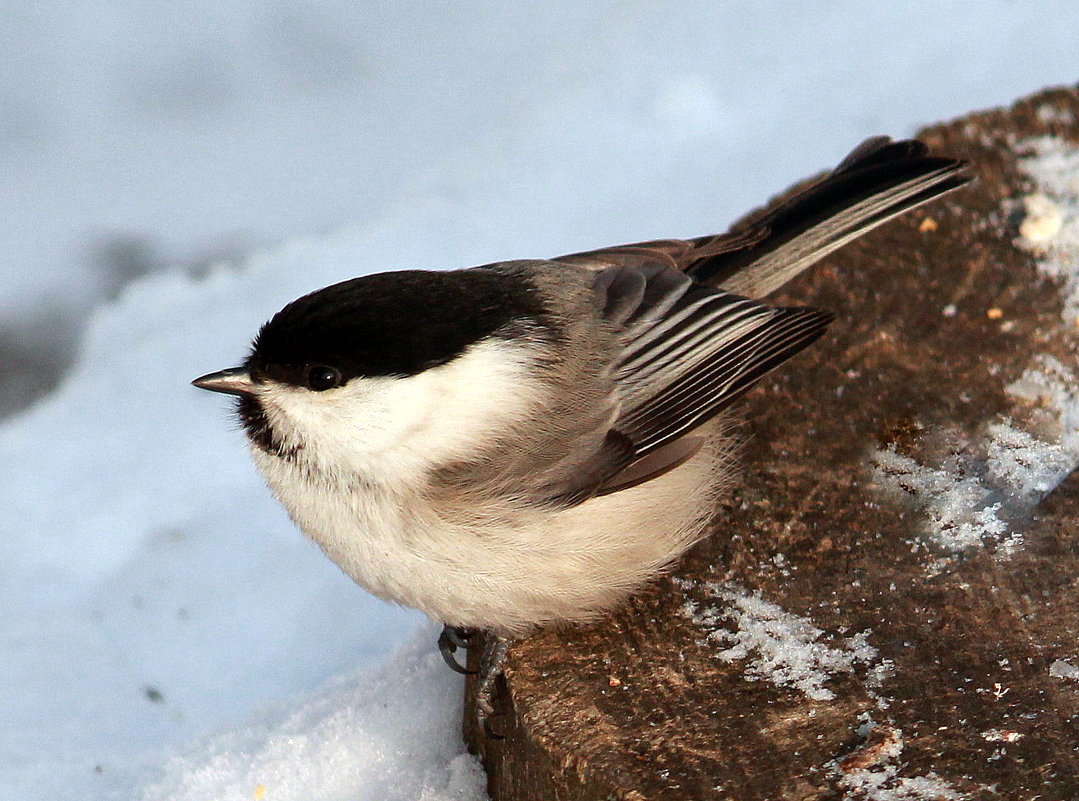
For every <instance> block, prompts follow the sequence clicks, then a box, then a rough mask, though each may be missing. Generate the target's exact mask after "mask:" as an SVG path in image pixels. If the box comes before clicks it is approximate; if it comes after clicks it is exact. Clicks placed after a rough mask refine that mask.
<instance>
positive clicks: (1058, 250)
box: [1018, 136, 1079, 323]
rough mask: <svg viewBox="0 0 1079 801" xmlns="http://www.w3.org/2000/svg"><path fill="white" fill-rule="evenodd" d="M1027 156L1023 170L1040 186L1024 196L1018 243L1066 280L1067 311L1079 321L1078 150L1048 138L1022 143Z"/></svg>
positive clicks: (1069, 317)
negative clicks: (1028, 151)
mask: <svg viewBox="0 0 1079 801" xmlns="http://www.w3.org/2000/svg"><path fill="white" fill-rule="evenodd" d="M1020 146H1021V147H1023V148H1026V149H1029V150H1030V151H1031V154H1032V155H1030V156H1029V157H1027V158H1024V159H1021V160H1020V162H1019V166H1020V168H1021V169H1022V170H1023V172H1025V173H1026V174H1027V176H1028V177H1030V178H1032V179H1033V180H1034V182H1035V184H1036V185H1037V190H1038V191H1037V192H1035V193H1033V194H1031V195H1028V196H1027V197H1025V198H1023V200H1022V204H1023V207H1022V210H1021V213H1022V214H1023V219H1022V221H1021V222H1020V223H1019V234H1020V236H1019V240H1018V243H1019V244H1020V245H1021V246H1022V247H1024V248H1026V249H1028V250H1030V251H1031V252H1032V253H1033V254H1034V255H1035V256H1036V257H1037V259H1038V269H1039V270H1041V271H1042V272H1043V273H1045V274H1046V275H1049V276H1052V277H1054V278H1057V279H1059V280H1061V281H1062V282H1063V285H1064V295H1065V298H1064V300H1065V308H1064V314H1065V317H1066V319H1067V320H1068V321H1069V322H1070V323H1075V322H1076V321H1077V320H1079V149H1076V147H1075V146H1074V145H1072V144H1070V143H1068V142H1065V141H1062V140H1060V139H1055V138H1053V137H1050V136H1042V137H1037V138H1035V139H1028V140H1027V141H1025V142H1023V143H1021V145H1020Z"/></svg>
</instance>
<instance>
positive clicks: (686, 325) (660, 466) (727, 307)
mask: <svg viewBox="0 0 1079 801" xmlns="http://www.w3.org/2000/svg"><path fill="white" fill-rule="evenodd" d="M594 290H595V292H596V294H597V300H598V303H599V305H600V308H601V309H603V315H604V317H605V318H606V319H608V320H610V321H611V322H612V323H614V324H615V325H617V326H619V327H620V329H621V332H622V334H621V348H620V349H619V351H618V354H617V356H616V358H615V360H614V362H613V363H612V364H611V371H612V374H613V376H614V378H615V382H616V385H617V387H618V398H617V401H618V412H617V414H616V416H615V418H614V421H613V423H612V424H611V425H610V430H609V432H608V436H607V438H606V439H605V440H604V441H603V443H602V446H601V447H599V448H598V449H597V450H595V451H594V452H593V455H592V457H591V458H589V459H587V460H584V461H581V462H578V463H576V464H575V465H574V467H573V469H572V470H571V471H568V472H566V471H555V473H554V474H555V475H558V476H559V482H558V485H557V489H558V491H557V492H555V491H551V492H549V493H548V497H552V498H556V499H557V500H558V501H561V502H569V503H573V502H579V501H580V500H584V499H585V498H587V497H590V496H591V495H595V494H597V493H601V494H606V493H609V492H615V491H618V490H621V489H625V488H627V487H630V486H634V485H636V484H640V483H642V482H643V481H647V480H649V479H651V478H654V477H656V476H658V475H662V474H663V473H665V472H667V471H668V470H671V469H673V468H674V467H677V466H678V465H680V464H682V463H683V462H684V461H686V460H687V459H689V458H690V457H692V456H693V455H694V454H695V453H696V452H697V450H698V449H699V448H700V447H701V445H702V444H703V439H700V438H696V437H693V436H692V432H693V430H694V429H695V428H697V427H698V426H700V425H702V424H704V423H705V422H707V421H708V420H710V419H711V418H712V417H714V416H715V415H716V414H718V413H719V412H720V411H722V410H723V409H724V408H726V407H727V406H728V405H730V403H731V402H733V401H734V400H735V399H736V398H738V397H739V396H740V395H742V394H743V393H744V392H745V391H746V390H748V389H749V388H750V387H752V386H753V385H754V384H755V383H756V382H757V381H758V380H760V379H761V378H762V377H763V376H764V375H765V374H767V373H768V372H769V371H770V370H772V369H773V368H775V367H777V366H778V365H780V364H782V363H783V362H784V361H786V360H787V359H789V358H790V357H791V356H793V355H794V354H795V353H797V352H798V351H800V350H801V349H802V348H804V347H806V346H807V345H809V344H810V343H811V342H812V341H813V340H815V339H816V338H817V337H819V336H820V335H821V333H823V331H824V329H825V327H826V326H827V324H828V322H829V321H830V320H831V319H832V317H831V315H830V314H828V313H827V312H823V311H819V310H817V309H782V308H773V307H770V306H766V305H764V304H762V303H760V302H758V301H755V300H750V299H749V298H744V297H741V296H739V295H734V294H732V293H730V292H726V291H724V290H721V289H715V288H712V287H706V286H703V285H701V284H697V283H695V282H694V281H693V280H692V279H690V278H689V277H688V276H687V275H685V274H684V273H681V272H679V271H677V270H675V269H674V268H672V267H670V266H668V265H667V264H665V263H655V262H652V263H645V264H643V265H641V266H639V267H636V266H625V265H616V266H612V267H607V268H606V269H604V270H601V271H600V272H598V273H597V274H596V277H595V279H594Z"/></svg>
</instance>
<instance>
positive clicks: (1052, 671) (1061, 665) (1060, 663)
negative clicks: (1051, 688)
mask: <svg viewBox="0 0 1079 801" xmlns="http://www.w3.org/2000/svg"><path fill="white" fill-rule="evenodd" d="M1049 675H1050V676H1052V677H1053V678H1056V679H1072V680H1073V681H1079V667H1076V666H1075V665H1073V664H1071V663H1070V662H1065V661H1064V660H1063V659H1058V660H1056V661H1055V662H1053V664H1051V665H1050V666H1049Z"/></svg>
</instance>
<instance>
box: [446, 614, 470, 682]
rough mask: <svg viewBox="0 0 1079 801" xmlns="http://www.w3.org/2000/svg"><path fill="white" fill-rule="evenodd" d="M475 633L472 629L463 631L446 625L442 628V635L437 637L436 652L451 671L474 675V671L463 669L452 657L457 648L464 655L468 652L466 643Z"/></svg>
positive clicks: (457, 627)
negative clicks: (461, 650)
mask: <svg viewBox="0 0 1079 801" xmlns="http://www.w3.org/2000/svg"><path fill="white" fill-rule="evenodd" d="M475 633H476V632H475V631H473V630H472V629H463V628H460V627H459V626H450V625H446V626H443V627H442V633H441V634H439V635H438V650H439V652H440V653H441V654H442V658H443V659H445V660H446V664H447V665H449V666H450V669H451V670H454V671H456V672H457V673H464V674H466V675H468V674H471V673H475V671H474V670H469V669H468V668H467V667H464V666H463V665H462V664H461V663H460V662H458V661H457V658H456V657H455V656H454V654H455V653H457V649H458V648H463V649H464V650H465V652H466V653H467V652H468V641H469V640H470V639H471V638H472V636H473V635H474V634H475ZM467 662H468V660H467V659H466V660H465V663H466V664H467Z"/></svg>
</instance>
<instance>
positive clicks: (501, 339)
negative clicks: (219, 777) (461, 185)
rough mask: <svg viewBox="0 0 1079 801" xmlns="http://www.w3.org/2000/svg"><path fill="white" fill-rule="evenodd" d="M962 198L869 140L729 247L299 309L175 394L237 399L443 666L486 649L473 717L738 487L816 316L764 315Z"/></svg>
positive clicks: (326, 538)
mask: <svg viewBox="0 0 1079 801" xmlns="http://www.w3.org/2000/svg"><path fill="white" fill-rule="evenodd" d="M969 180H971V171H970V165H969V164H968V163H967V162H965V161H962V160H958V159H954V158H948V157H943V156H934V155H930V154H929V151H928V148H927V146H926V145H925V144H924V143H923V142H921V141H919V140H914V139H910V140H901V141H893V140H891V139H890V138H888V137H883V136H882V137H873V138H871V139H868V140H866V141H865V142H863V143H862V144H860V145H859V146H858V147H856V148H855V149H854V150H853V151H852V152H851V153H850V154H849V155H848V156H847V157H846V158H845V159H843V160H842V161H841V162H840V164H839V165H838V166H837V167H835V168H834V169H833V170H831V171H830V172H828V173H826V174H825V175H824V176H823V177H822V178H820V179H819V180H816V181H815V182H812V183H811V184H810V185H809V186H808V187H807V188H805V189H803V190H801V191H800V192H798V193H796V194H795V195H794V196H792V197H790V198H789V199H787V200H786V201H784V202H781V203H778V204H775V205H774V207H773V208H771V209H770V210H767V211H766V212H763V213H759V214H757V215H755V216H754V217H751V218H749V221H748V222H746V223H744V224H741V225H738V226H736V227H735V228H733V229H732V230H731V231H730V232H728V233H724V234H718V235H711V236H703V237H699V238H695V239H666V240H654V241H648V242H638V243H633V244H628V245H621V246H616V247H608V248H603V249H599V250H593V251H588V252H582V253H574V254H570V255H566V256H560V257H557V258H554V259H549V260H536V259H528V260H515V261H504V262H499V263H495V264H487V265H484V266H480V267H472V268H468V269H462V270H451V271H438V270H400V271H392V272H384V273H376V274H371V275H366V276H363V277H359V278H354V279H351V280H346V281H343V282H341V283H337V284H334V285H332V286H328V287H325V288H322V289H318V290H317V291H314V292H312V293H310V294H307V295H305V296H303V297H301V298H299V299H297V300H295V301H293V302H291V303H289V304H288V305H286V306H285V307H284V308H282V309H281V310H280V311H278V312H277V313H276V314H274V315H273V316H272V317H271V318H270V320H269V321H268V322H267V323H265V324H264V325H263V326H262V327H261V329H260V330H259V331H258V334H257V336H256V337H255V338H254V341H253V344H252V346H251V349H250V352H249V353H248V355H247V357H246V358H245V359H244V360H243V361H242V363H241V364H240V366H238V367H234V368H230V369H227V370H221V371H218V372H214V373H209V374H207V375H204V376H201V377H199V378H197V379H195V380H194V381H193V382H192V383H193V384H194V385H195V386H197V387H199V388H202V389H206V390H211V391H214V392H220V393H226V394H229V395H233V396H235V397H236V412H237V415H238V417H239V420H240V422H241V424H242V427H243V429H244V431H245V432H246V436H247V439H248V441H249V444H250V451H251V454H252V457H253V459H254V462H255V465H256V467H257V469H258V470H259V472H260V473H261V474H262V476H263V478H264V479H265V481H266V483H267V484H268V485H269V487H270V489H271V491H272V493H273V495H274V496H275V497H276V498H277V499H278V501H280V503H281V504H282V505H283V506H284V507H285V509H286V510H287V512H288V513H289V515H290V517H291V518H292V520H293V521H294V522H295V524H296V525H297V526H298V527H299V528H300V529H301V530H302V531H303V533H304V534H305V535H306V536H307V537H309V538H310V539H312V540H314V541H315V542H316V543H317V544H318V545H319V546H321V548H322V550H323V551H325V553H326V554H327V555H328V556H329V558H330V559H332V560H333V561H334V562H335V563H336V564H337V565H338V566H339V567H340V568H341V569H342V570H343V571H344V572H345V573H346V574H347V575H348V576H350V577H351V578H352V579H354V580H355V581H356V582H357V583H358V584H360V585H361V586H363V587H364V588H366V589H367V590H369V591H370V592H371V593H373V594H374V595H376V596H378V597H380V598H383V599H386V600H389V601H393V602H396V603H398V604H403V605H406V606H409V607H413V608H416V609H419V610H421V611H422V612H424V613H426V614H427V615H428V616H430V617H431V618H433V619H434V620H436V621H438V622H441V623H442V624H443V626H444V628H443V632H442V636H441V637H440V638H439V646H440V648H441V650H442V652H443V655H444V656H445V657H446V661H447V662H448V663H449V664H450V665H451V666H454V667H456V668H457V669H461V670H462V671H463V670H464V669H463V668H461V667H460V666H459V665H457V663H456V661H455V660H454V659H453V656H452V654H453V652H454V651H455V650H456V649H457V648H458V647H459V646H462V645H464V646H467V644H468V639H469V635H470V634H471V633H473V632H475V631H485V632H487V633H488V634H489V637H488V648H487V649H485V653H484V655H483V657H482V658H481V660H480V665H481V669H480V672H481V688H480V692H479V707H480V710H481V714H483V715H486V714H490V712H491V710H492V709H493V707H492V705H491V700H490V694H491V690H492V686H493V681H494V678H495V677H496V676H497V675H498V673H499V672H500V670H501V668H502V666H503V663H504V661H505V659H506V651H507V649H508V647H509V643H510V642H512V640H513V639H514V638H516V637H520V636H523V635H526V634H528V633H529V632H532V631H535V630H537V629H539V628H542V627H547V626H554V625H565V624H574V623H581V622H587V621H591V620H595V619H596V618H597V617H599V616H601V615H603V614H604V613H606V612H609V611H610V610H612V609H615V608H617V607H618V606H619V605H621V604H623V603H624V602H625V601H626V600H627V599H628V598H629V597H630V596H631V595H632V594H634V593H635V592H638V591H639V590H641V589H642V587H644V586H645V585H647V584H648V583H649V582H650V581H652V580H653V579H655V578H656V576H657V575H659V574H661V573H662V572H663V571H664V570H666V569H668V568H669V567H670V566H671V565H672V564H673V563H674V562H676V560H677V559H678V558H679V557H680V556H681V555H682V554H683V553H685V551H686V550H688V549H689V548H690V547H691V546H692V545H694V544H695V543H696V542H698V541H699V540H701V539H702V538H703V537H705V536H706V535H708V534H709V532H710V531H711V530H712V529H713V526H712V521H713V518H714V515H715V511H716V508H717V501H718V500H719V499H720V498H721V497H722V496H723V495H724V494H725V493H727V492H729V491H730V489H731V487H732V486H733V485H734V484H735V483H736V481H737V467H736V463H737V451H738V437H737V436H736V435H735V433H734V431H733V428H734V424H733V423H732V421H731V414H730V413H729V409H730V407H731V405H732V403H734V402H735V401H736V400H737V399H738V398H739V397H740V396H742V395H743V394H744V393H745V392H746V391H747V390H749V389H750V388H751V387H753V386H754V385H755V384H756V383H757V382H758V381H759V380H760V379H761V378H762V377H763V376H764V375H766V374H767V373H768V372H770V371H771V370H773V369H775V368H776V367H778V366H779V365H781V364H782V363H783V362H785V361H787V360H788V359H790V358H791V357H792V356H794V355H795V354H797V353H798V352H800V351H802V350H803V349H804V348H806V347H807V346H809V345H810V344H811V343H813V342H814V341H815V340H816V339H818V338H819V337H820V336H821V335H822V334H823V333H824V331H825V329H826V327H827V326H828V324H829V323H830V322H831V321H832V319H833V316H832V314H831V313H830V312H828V311H825V310H820V309H815V308H808V307H805V308H803V307H776V306H772V305H769V304H768V303H767V302H766V301H764V300H762V298H763V297H764V296H766V295H768V294H770V293H771V292H773V291H775V290H776V289H778V288H779V287H781V286H782V285H783V284H785V283H787V282H788V281H789V280H790V279H791V278H793V277H794V276H796V275H798V274H799V273H801V272H802V271H803V270H805V269H806V268H808V267H810V266H811V265H813V264H814V263H816V262H818V261H819V260H820V259H822V258H823V257H825V256H826V255H828V254H829V253H831V252H832V251H834V250H835V249H837V248H839V247H841V246H843V245H844V244H846V243H848V242H850V241H851V240H853V239H855V238H857V237H859V236H861V235H862V234H864V233H866V232H867V231H869V230H871V229H873V228H875V227H876V226H878V225H880V224H882V223H884V222H886V221H888V220H890V219H892V218H894V217H896V216H897V215H899V214H902V213H903V212H905V211H907V210H909V209H912V208H915V207H917V206H920V205H921V204H923V203H926V202H928V201H930V200H933V199H934V198H937V197H939V196H941V195H943V194H945V193H947V192H950V191H952V190H954V189H956V188H958V187H960V186H962V185H964V184H966V183H967V182H968V181H969ZM790 425H793V426H796V425H799V422H798V421H797V420H791V421H790ZM720 527H721V526H720Z"/></svg>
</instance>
